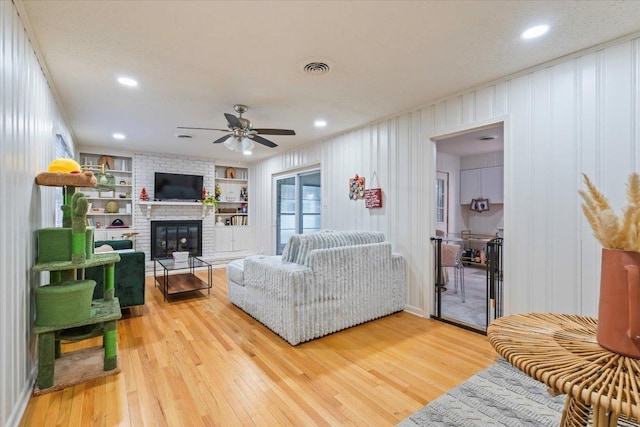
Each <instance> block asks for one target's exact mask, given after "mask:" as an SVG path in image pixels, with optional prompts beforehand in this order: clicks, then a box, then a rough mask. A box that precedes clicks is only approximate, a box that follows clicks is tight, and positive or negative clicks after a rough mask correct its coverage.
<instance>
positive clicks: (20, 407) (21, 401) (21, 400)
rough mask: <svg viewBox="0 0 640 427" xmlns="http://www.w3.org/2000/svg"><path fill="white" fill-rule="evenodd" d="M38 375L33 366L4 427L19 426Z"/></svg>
mask: <svg viewBox="0 0 640 427" xmlns="http://www.w3.org/2000/svg"><path fill="white" fill-rule="evenodd" d="M37 373H38V367H37V366H34V367H33V369H32V370H31V373H30V374H29V378H28V380H27V381H26V382H25V384H24V387H23V388H22V391H21V392H20V395H19V396H18V400H17V402H16V404H15V406H14V407H13V410H12V411H11V414H9V419H8V420H7V424H6V427H18V425H20V421H21V420H22V416H23V415H24V411H25V409H27V404H28V403H29V399H30V398H31V392H32V391H33V386H34V384H35V383H36V375H37Z"/></svg>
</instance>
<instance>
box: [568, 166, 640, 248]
mask: <svg viewBox="0 0 640 427" xmlns="http://www.w3.org/2000/svg"><path fill="white" fill-rule="evenodd" d="M582 176H583V178H584V183H585V185H586V186H587V191H585V190H580V196H582V200H583V203H582V211H583V212H584V216H585V217H586V218H587V220H588V221H589V224H591V228H592V229H593V235H594V236H595V238H596V239H598V241H599V242H600V243H601V244H602V246H603V247H605V248H607V249H623V250H627V251H636V252H640V175H638V174H637V173H635V172H634V173H632V174H631V175H629V181H628V183H627V203H628V204H627V206H626V207H625V208H624V210H623V212H622V218H621V219H620V218H618V216H617V215H616V214H615V212H614V211H613V209H612V208H611V206H610V205H609V201H608V200H607V198H606V197H605V196H604V195H603V194H602V193H601V192H600V191H598V189H597V188H596V187H595V186H594V185H593V183H592V182H591V180H590V179H589V177H588V176H587V175H585V174H582Z"/></svg>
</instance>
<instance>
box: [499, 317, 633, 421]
mask: <svg viewBox="0 0 640 427" xmlns="http://www.w3.org/2000/svg"><path fill="white" fill-rule="evenodd" d="M596 325H597V320H596V319H594V318H591V317H583V316H575V315H561V314H550V313H530V314H518V315H512V316H506V317H502V318H499V319H496V320H495V321H493V322H492V323H491V324H490V325H489V328H488V330H487V334H488V336H489V341H490V342H491V345H493V347H494V348H495V349H496V351H497V352H498V353H499V354H500V355H501V356H503V357H504V358H505V359H507V360H508V361H509V363H511V364H512V365H514V366H515V367H517V368H518V369H520V370H521V371H522V372H524V373H525V374H527V375H529V376H530V377H532V378H534V379H536V380H538V381H540V382H543V383H545V384H546V385H547V386H549V388H550V392H551V393H555V394H566V395H567V400H566V403H565V406H564V411H563V414H562V420H561V423H560V425H561V426H584V425H588V424H589V422H591V423H592V425H593V426H615V425H616V423H617V420H618V417H619V416H621V415H623V416H625V417H626V418H627V419H633V420H635V421H637V420H640V360H638V359H633V358H630V357H625V356H622V355H620V354H617V353H612V352H610V351H608V350H606V349H604V348H602V347H600V346H599V345H598V343H597V341H596Z"/></svg>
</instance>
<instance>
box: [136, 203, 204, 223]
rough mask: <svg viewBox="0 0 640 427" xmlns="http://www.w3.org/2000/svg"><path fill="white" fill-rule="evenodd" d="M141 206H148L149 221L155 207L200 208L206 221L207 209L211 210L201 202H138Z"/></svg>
mask: <svg viewBox="0 0 640 427" xmlns="http://www.w3.org/2000/svg"><path fill="white" fill-rule="evenodd" d="M138 204H139V205H142V206H146V207H147V219H151V210H152V207H154V206H193V207H196V206H197V207H200V208H201V209H202V218H203V219H204V217H205V215H206V214H207V209H210V206H208V205H203V204H202V203H201V202H168V201H167V202H160V201H157V202H156V201H152V202H149V201H140V202H138Z"/></svg>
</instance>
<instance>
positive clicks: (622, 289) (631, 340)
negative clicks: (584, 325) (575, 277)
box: [597, 249, 640, 359]
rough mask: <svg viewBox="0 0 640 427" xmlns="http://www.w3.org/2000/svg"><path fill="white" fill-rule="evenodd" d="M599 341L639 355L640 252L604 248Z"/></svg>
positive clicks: (613, 349)
mask: <svg viewBox="0 0 640 427" xmlns="http://www.w3.org/2000/svg"><path fill="white" fill-rule="evenodd" d="M597 339H598V344H600V345H601V346H602V347H604V348H606V349H607V350H610V351H613V352H615V353H618V354H622V355H624V356H629V357H634V358H636V359H640V252H634V251H623V250H618V249H603V250H602V272H601V276H600V305H599V307H598V333H597Z"/></svg>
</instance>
